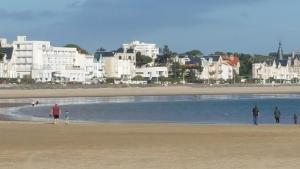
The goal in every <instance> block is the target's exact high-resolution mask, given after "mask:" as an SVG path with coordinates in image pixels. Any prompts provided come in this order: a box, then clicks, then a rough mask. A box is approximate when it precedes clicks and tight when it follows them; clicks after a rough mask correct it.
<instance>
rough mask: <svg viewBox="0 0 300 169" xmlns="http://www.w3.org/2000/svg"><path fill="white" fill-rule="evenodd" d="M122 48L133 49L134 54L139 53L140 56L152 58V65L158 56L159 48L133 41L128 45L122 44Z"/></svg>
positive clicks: (154, 45)
mask: <svg viewBox="0 0 300 169" xmlns="http://www.w3.org/2000/svg"><path fill="white" fill-rule="evenodd" d="M122 48H123V49H125V50H128V49H133V50H134V52H135V53H137V52H140V53H141V55H145V56H149V57H151V58H152V60H153V63H154V61H155V59H156V58H157V55H159V48H158V47H157V46H156V44H151V43H144V42H140V41H133V42H131V43H129V44H123V45H122Z"/></svg>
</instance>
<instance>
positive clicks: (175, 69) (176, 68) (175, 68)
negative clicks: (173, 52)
mask: <svg viewBox="0 0 300 169" xmlns="http://www.w3.org/2000/svg"><path fill="white" fill-rule="evenodd" d="M171 68H172V77H173V78H180V72H181V71H182V66H181V65H180V64H179V63H178V62H174V63H173V64H172V67H171Z"/></svg>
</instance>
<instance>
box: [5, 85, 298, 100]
mask: <svg viewBox="0 0 300 169" xmlns="http://www.w3.org/2000/svg"><path fill="white" fill-rule="evenodd" d="M249 93H255V94H281V93H285V94H288V93H292V94H293V93H300V86H273V87H272V86H265V87H189V86H177V87H147V88H137V87H136V88H133V87H132V88H130V87H128V88H96V89H94V88H93V89H36V90H34V89H33V90H12V89H7V90H6V89H5V90H0V98H33V97H35V98H38V97H40V98H41V97H97V96H139V95H142V96H146V95H180V94H181V95H184V94H185V95H191V94H249Z"/></svg>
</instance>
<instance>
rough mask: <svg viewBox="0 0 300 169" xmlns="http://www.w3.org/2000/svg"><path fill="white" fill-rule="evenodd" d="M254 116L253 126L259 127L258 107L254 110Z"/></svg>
mask: <svg viewBox="0 0 300 169" xmlns="http://www.w3.org/2000/svg"><path fill="white" fill-rule="evenodd" d="M252 114H253V124H254V125H258V116H259V110H258V108H257V106H256V105H255V106H254V107H253V109H252Z"/></svg>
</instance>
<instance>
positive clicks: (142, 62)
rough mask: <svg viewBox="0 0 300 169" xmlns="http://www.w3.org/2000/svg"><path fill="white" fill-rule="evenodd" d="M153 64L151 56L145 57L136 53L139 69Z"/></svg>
mask: <svg viewBox="0 0 300 169" xmlns="http://www.w3.org/2000/svg"><path fill="white" fill-rule="evenodd" d="M151 62H152V58H151V57H149V56H144V55H142V54H141V52H137V53H136V65H137V66H138V67H141V66H143V65H146V64H148V63H151Z"/></svg>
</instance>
